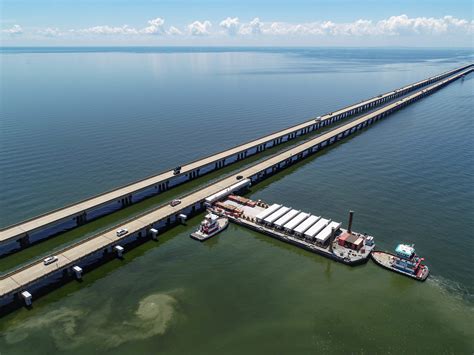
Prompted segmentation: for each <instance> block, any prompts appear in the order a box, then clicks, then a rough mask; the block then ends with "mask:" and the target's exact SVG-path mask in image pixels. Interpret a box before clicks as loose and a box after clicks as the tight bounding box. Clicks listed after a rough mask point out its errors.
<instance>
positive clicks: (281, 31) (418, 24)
mask: <svg viewBox="0 0 474 355" xmlns="http://www.w3.org/2000/svg"><path fill="white" fill-rule="evenodd" d="M473 27H474V25H473V22H472V21H471V22H468V21H466V20H462V19H457V18H454V17H452V16H445V17H442V18H433V17H429V18H428V17H415V18H409V17H408V16H407V15H400V16H391V17H389V18H388V19H384V20H380V21H378V22H375V23H374V22H373V21H371V20H363V19H359V20H357V21H354V22H348V23H334V22H332V21H323V22H309V23H302V24H291V23H286V22H273V23H265V24H263V26H262V33H264V34H268V35H319V36H322V35H327V36H407V35H442V34H454V33H465V34H470V33H473V32H474V31H473Z"/></svg>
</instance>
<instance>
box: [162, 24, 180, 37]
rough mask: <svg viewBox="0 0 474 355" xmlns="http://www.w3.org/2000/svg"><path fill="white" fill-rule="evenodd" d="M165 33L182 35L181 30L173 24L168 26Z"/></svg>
mask: <svg viewBox="0 0 474 355" xmlns="http://www.w3.org/2000/svg"><path fill="white" fill-rule="evenodd" d="M166 34H168V35H171V36H179V35H182V34H183V32H181V31H180V30H179V29H177V28H176V27H174V26H170V28H168V31H166Z"/></svg>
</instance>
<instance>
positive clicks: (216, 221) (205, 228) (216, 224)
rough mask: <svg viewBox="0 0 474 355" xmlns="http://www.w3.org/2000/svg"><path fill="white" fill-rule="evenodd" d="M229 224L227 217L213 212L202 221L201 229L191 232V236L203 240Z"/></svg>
mask: <svg viewBox="0 0 474 355" xmlns="http://www.w3.org/2000/svg"><path fill="white" fill-rule="evenodd" d="M228 224H229V220H228V219H227V218H225V217H220V216H218V215H216V214H214V213H212V212H211V213H208V214H207V215H206V217H204V220H203V221H202V222H201V225H200V226H199V229H198V230H197V231H195V232H194V233H191V238H193V239H196V240H199V241H200V242H203V241H205V240H207V239H209V238H211V237H213V236H215V235H216V234H217V233H219V232H221V231H222V230H224V229H225V228H227V225H228Z"/></svg>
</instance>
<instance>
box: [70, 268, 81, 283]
mask: <svg viewBox="0 0 474 355" xmlns="http://www.w3.org/2000/svg"><path fill="white" fill-rule="evenodd" d="M72 272H73V273H74V276H75V277H76V280H82V268H81V267H79V266H77V265H75V266H73V267H72Z"/></svg>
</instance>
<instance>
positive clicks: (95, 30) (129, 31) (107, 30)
mask: <svg viewBox="0 0 474 355" xmlns="http://www.w3.org/2000/svg"><path fill="white" fill-rule="evenodd" d="M70 32H71V33H77V34H82V35H84V34H86V35H136V34H138V33H139V32H138V31H137V29H135V28H133V27H130V26H128V25H123V26H121V27H111V26H94V27H89V28H83V29H79V30H70Z"/></svg>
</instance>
